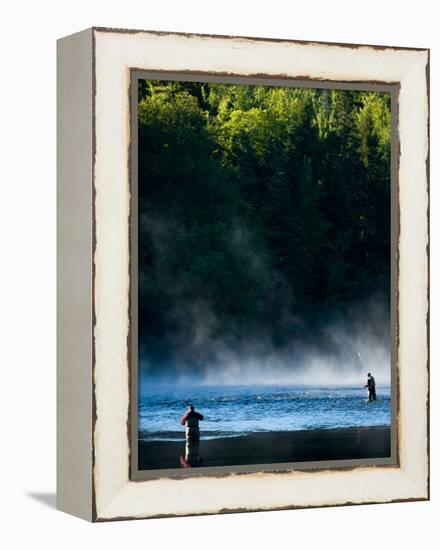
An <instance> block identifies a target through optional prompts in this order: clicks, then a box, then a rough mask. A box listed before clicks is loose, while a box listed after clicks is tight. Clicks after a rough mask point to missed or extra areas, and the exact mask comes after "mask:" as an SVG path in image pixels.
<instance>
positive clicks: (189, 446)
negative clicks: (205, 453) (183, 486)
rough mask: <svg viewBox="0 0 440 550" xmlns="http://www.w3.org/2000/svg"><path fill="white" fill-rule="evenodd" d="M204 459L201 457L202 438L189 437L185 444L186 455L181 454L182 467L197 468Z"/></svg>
mask: <svg viewBox="0 0 440 550" xmlns="http://www.w3.org/2000/svg"><path fill="white" fill-rule="evenodd" d="M202 462H203V459H202V458H201V457H200V440H193V439H187V440H186V444H185V456H183V455H180V465H181V466H182V468H196V467H197V466H201V465H202Z"/></svg>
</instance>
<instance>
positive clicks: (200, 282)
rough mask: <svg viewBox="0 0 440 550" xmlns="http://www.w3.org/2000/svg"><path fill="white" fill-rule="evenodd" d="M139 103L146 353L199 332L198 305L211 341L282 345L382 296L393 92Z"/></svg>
mask: <svg viewBox="0 0 440 550" xmlns="http://www.w3.org/2000/svg"><path fill="white" fill-rule="evenodd" d="M139 98H140V99H139V212H140V219H139V289H140V306H139V307H140V309H139V315H140V318H141V320H143V324H142V323H141V327H142V326H145V327H146V328H145V330H144V332H143V333H142V334H141V338H142V341H143V342H146V345H148V346H149V348H150V350H156V352H157V353H159V351H158V350H159V348H160V349H162V350H163V349H165V348H166V346H164V345H162V344H163V341H164V339H166V338H167V337H168V336H169V337H170V338H171V336H170V335H173V337H175V335H176V334H177V333H179V334H181V335H182V334H183V337H187V338H188V339H191V338H192V337H193V336H194V335H191V334H190V332H189V331H191V330H193V328H192V327H193V322H192V321H193V320H191V318H190V317H191V313H190V312H191V311H193V309H194V308H193V306H194V304H208V305H209V310H210V311H211V313H212V315H213V316H214V317H215V319H216V322H215V323H213V324H212V327H211V331H212V336H214V335H216V336H221V337H227V336H228V334H229V333H230V331H231V327H233V330H234V337H237V334H238V335H241V337H243V338H245V337H246V334H248V332H249V331H250V330H252V331H258V330H260V329H261V330H264V334H269V335H271V336H272V340H273V342H274V344H275V345H283V344H284V343H285V342H286V341H288V340H289V339H291V338H292V336H294V335H295V334H296V333H297V332H298V331H301V330H305V329H304V326H307V324H309V325H310V324H311V325H313V323H315V322H316V320H317V319H320V318H321V317H322V316H323V315H328V314H330V313H331V312H332V311H333V310H334V309H335V308H336V309H337V308H341V307H342V308H343V307H347V306H348V305H349V304H350V303H352V302H354V301H357V300H360V299H362V298H364V297H367V296H369V295H370V294H372V293H382V294H383V295H385V296H388V295H389V243H390V219H389V215H390V214H389V211H390V140H391V129H390V127H391V113H390V99H389V95H388V94H386V93H375V92H354V91H336V90H331V91H328V90H309V89H296V88H279V87H269V86H242V85H225V84H207V83H190V82H188V83H185V82H165V81H143V82H141V84H140V88H139ZM298 319H300V322H299V321H298ZM186 329H187V333H185V330H186ZM142 330H143V329H142Z"/></svg>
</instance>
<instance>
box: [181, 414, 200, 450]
mask: <svg viewBox="0 0 440 550" xmlns="http://www.w3.org/2000/svg"><path fill="white" fill-rule="evenodd" d="M199 420H203V415H202V414H200V413H198V412H196V411H195V410H194V406H193V405H189V406H188V411H187V412H186V413H185V414H184V415H183V416H182V420H181V421H180V423H181V424H182V426H186V441H187V442H191V443H196V442H198V441H199V440H200V430H199Z"/></svg>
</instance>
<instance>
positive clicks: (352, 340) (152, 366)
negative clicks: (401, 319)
mask: <svg viewBox="0 0 440 550" xmlns="http://www.w3.org/2000/svg"><path fill="white" fill-rule="evenodd" d="M193 312H197V315H195V316H194V318H193V320H192V322H193V325H192V327H191V330H188V325H187V327H186V334H187V335H188V334H191V338H188V339H187V340H186V341H182V340H181V339H179V338H178V339H177V340H176V342H175V347H174V349H173V350H172V359H171V360H169V361H167V362H164V363H162V364H160V363H157V362H155V361H154V360H151V359H150V358H149V357H148V353H146V352H144V353H143V354H141V356H140V365H141V369H140V389H141V392H142V391H147V390H148V388H149V387H151V386H156V385H165V386H167V385H169V386H185V385H189V386H197V385H201V386H215V385H222V386H224V385H234V386H237V385H294V386H298V385H300V386H321V387H322V386H356V387H359V386H360V385H362V384H364V383H365V380H366V375H367V373H368V372H371V373H372V374H373V376H374V377H375V379H376V382H377V383H378V384H381V385H386V386H388V385H390V383H391V377H390V375H391V367H390V365H391V357H390V327H389V318H388V311H387V308H386V306H385V303H384V301H380V300H378V299H371V300H369V301H367V302H365V303H364V304H362V305H358V306H356V307H352V308H351V309H350V311H348V312H347V315H346V317H345V318H344V319H341V318H340V319H337V320H333V321H331V322H329V323H328V324H325V325H324V326H322V327H321V328H319V330H316V329H315V330H314V332H313V334H312V335H310V334H307V333H305V337H304V339H303V340H299V339H298V338H292V340H291V341H288V342H287V343H286V344H285V345H283V346H278V347H277V346H275V345H274V344H273V341H272V340H271V339H270V338H269V337H267V336H266V335H265V334H264V333H257V334H255V335H254V334H249V336H248V338H247V339H246V340H243V339H242V338H241V339H240V340H239V339H238V338H237V339H236V338H234V337H233V334H232V335H231V336H229V337H228V338H218V339H217V338H216V337H215V327H216V320H215V318H214V315H213V313H212V312H211V311H209V308H208V307H207V306H206V304H204V305H203V306H201V305H200V304H199V305H198V307H197V308H195V309H193ZM192 358H193V360H192Z"/></svg>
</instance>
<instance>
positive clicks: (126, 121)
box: [58, 28, 429, 521]
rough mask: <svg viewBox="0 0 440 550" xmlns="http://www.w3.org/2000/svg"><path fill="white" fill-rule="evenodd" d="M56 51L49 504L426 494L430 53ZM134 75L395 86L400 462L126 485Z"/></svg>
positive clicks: (236, 48) (184, 39)
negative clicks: (53, 440) (54, 389)
mask: <svg viewBox="0 0 440 550" xmlns="http://www.w3.org/2000/svg"><path fill="white" fill-rule="evenodd" d="M58 49H59V55H58V59H59V68H58V75H59V77H58V82H59V89H58V97H59V103H58V106H59V126H58V133H59V163H58V182H59V183H58V185H59V194H58V197H59V199H58V212H59V226H58V227H59V240H58V242H59V249H58V258H59V259H58V270H59V325H58V330H59V333H58V342H59V346H58V507H59V508H60V509H61V510H64V511H66V512H69V513H72V514H75V515H78V516H80V517H83V518H85V519H89V520H92V521H105V520H114V519H129V518H146V517H163V516H179V515H190V514H213V513H221V512H231V511H236V512H239V511H256V510H274V509H288V508H297V507H316V506H331V505H343V504H361V503H380V502H391V501H403V500H424V499H427V498H429V453H428V405H429V356H428V336H429V334H428V311H429V300H428V244H429V235H428V196H429V195H428V169H427V167H428V160H429V147H428V119H429V99H428V68H429V51H428V50H422V49H421V50H416V49H404V48H391V47H376V46H357V45H344V44H323V43H317V42H315V43H304V42H296V41H288V40H266V39H265V40H262V39H253V38H241V37H220V36H219V37H215V36H204V35H183V34H172V33H156V32H151V31H122V30H111V29H99V28H96V29H89V30H87V31H83V32H82V33H78V34H76V35H72V36H70V37H67V38H64V39H61V40H60V41H59V44H58ZM133 68H136V69H141V70H146V71H155V70H160V71H169V72H173V73H176V72H181V73H184V72H190V73H191V72H192V73H211V74H224V75H226V74H234V75H242V76H261V75H265V76H266V77H273V78H280V77H283V78H291V79H305V78H306V79H314V80H321V81H338V82H359V83H363V82H378V83H385V84H396V83H397V84H398V85H399V94H398V113H399V117H398V135H399V145H400V151H399V153H400V154H399V158H398V174H397V176H398V189H397V197H398V209H397V215H398V226H399V230H398V249H399V254H398V312H397V324H398V342H397V365H398V395H399V400H398V414H397V423H398V459H399V464H398V465H397V466H377V465H376V466H374V465H372V466H361V467H358V468H350V469H348V468H347V469H344V468H339V469H323V470H318V471H304V470H291V471H287V472H282V473H280V472H278V473H267V472H257V473H255V472H253V473H241V474H228V475H222V476H220V475H219V476H194V477H188V478H185V479H179V480H176V479H173V478H171V477H168V478H167V477H164V478H159V479H152V480H144V481H132V480H130V475H129V464H130V442H129V437H130V403H129V398H130V391H129V390H130V374H129V373H130V357H129V352H130V350H129V340H130V335H129V328H130V324H129V315H130V311H129V304H130V301H129V294H130V292H129V291H130V264H129V262H130V245H129V236H130V232H129V228H130V181H129V169H130V166H129V159H130V97H129V89H130V71H131V69H133Z"/></svg>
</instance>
